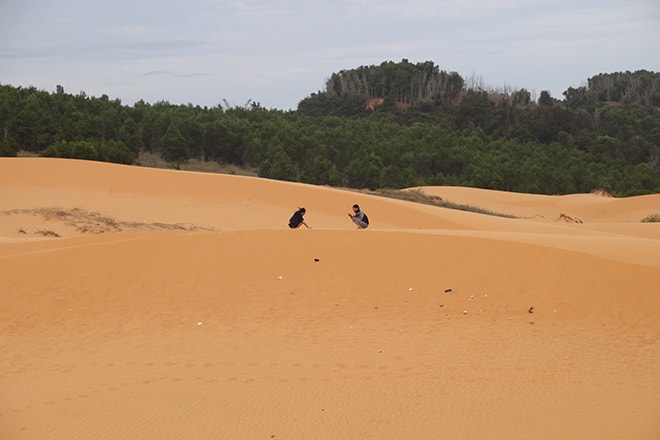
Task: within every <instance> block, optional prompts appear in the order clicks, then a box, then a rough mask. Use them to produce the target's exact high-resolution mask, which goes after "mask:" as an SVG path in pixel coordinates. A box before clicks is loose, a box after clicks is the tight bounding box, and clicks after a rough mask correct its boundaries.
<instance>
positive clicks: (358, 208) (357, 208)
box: [353, 203, 360, 212]
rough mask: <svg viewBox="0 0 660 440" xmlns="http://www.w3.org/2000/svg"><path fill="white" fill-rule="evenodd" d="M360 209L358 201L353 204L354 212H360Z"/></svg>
mask: <svg viewBox="0 0 660 440" xmlns="http://www.w3.org/2000/svg"><path fill="white" fill-rule="evenodd" d="M359 210H360V205H358V204H357V203H356V204H355V205H353V211H354V212H358V211H359Z"/></svg>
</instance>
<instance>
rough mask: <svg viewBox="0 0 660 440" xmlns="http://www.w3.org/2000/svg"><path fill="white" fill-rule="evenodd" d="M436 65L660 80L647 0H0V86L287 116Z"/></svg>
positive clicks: (571, 82) (499, 78) (554, 88)
mask: <svg viewBox="0 0 660 440" xmlns="http://www.w3.org/2000/svg"><path fill="white" fill-rule="evenodd" d="M402 58H406V59H408V60H409V61H410V62H412V63H417V62H423V61H433V62H434V63H435V64H436V65H438V66H439V67H440V69H441V70H446V71H449V72H458V73H459V74H461V76H463V78H465V79H469V78H480V79H482V80H483V82H484V83H485V84H486V85H489V86H492V87H511V88H513V89H520V88H526V89H528V90H529V91H531V92H533V93H534V95H535V96H538V94H539V93H540V92H541V91H542V90H548V91H550V93H551V95H552V96H553V97H555V98H559V99H562V98H563V96H562V92H563V91H565V90H566V89H567V88H568V87H577V86H580V85H583V84H585V83H586V80H587V79H588V78H589V77H591V76H594V75H596V74H599V73H611V72H618V71H626V70H630V71H635V70H639V69H646V70H652V71H655V72H658V71H660V1H658V0H547V1H546V0H437V1H431V0H400V1H394V0H350V1H346V0H334V1H320V0H187V1H180V0H131V1H128V0H104V1H97V0H58V1H54V0H0V83H1V84H5V85H6V84H10V85H13V86H23V87H27V86H35V87H37V88H39V89H43V90H47V91H54V90H55V87H56V85H58V84H60V85H62V86H63V87H64V89H65V91H66V92H68V93H74V94H76V93H78V92H80V91H84V92H86V93H87V95H90V96H100V95H102V94H106V95H108V96H109V97H110V98H111V99H115V98H119V99H121V101H122V103H124V104H127V105H132V104H133V103H135V102H136V101H138V100H140V99H143V100H145V101H147V102H152V103H153V102H156V101H161V100H166V101H169V102H171V103H173V104H187V103H192V104H194V105H202V106H216V105H222V104H223V99H224V100H227V101H228V102H229V103H230V104H232V105H243V104H245V103H246V102H247V101H248V100H250V99H251V100H253V101H256V102H259V103H261V105H262V106H264V107H266V108H276V109H282V110H287V109H295V108H296V107H297V105H298V102H300V100H302V99H303V98H305V97H307V96H309V95H310V94H311V93H313V92H317V91H319V90H323V89H324V87H325V81H326V80H327V79H328V77H329V76H330V75H331V74H332V73H333V72H338V71H340V70H342V69H352V68H356V67H359V66H362V65H371V64H380V63H381V62H383V61H395V62H399V61H401V59H402Z"/></svg>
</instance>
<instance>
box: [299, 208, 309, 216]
mask: <svg viewBox="0 0 660 440" xmlns="http://www.w3.org/2000/svg"><path fill="white" fill-rule="evenodd" d="M306 212H307V210H306V209H305V208H298V214H300V215H305V213H306Z"/></svg>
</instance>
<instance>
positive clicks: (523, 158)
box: [0, 59, 660, 196]
mask: <svg viewBox="0 0 660 440" xmlns="http://www.w3.org/2000/svg"><path fill="white" fill-rule="evenodd" d="M0 129H1V130H2V131H1V132H0V155H1V156H16V155H17V154H19V153H21V152H27V153H31V154H36V155H39V156H43V157H62V158H77V159H87V160H98V161H106V162H115V163H121V164H136V163H138V158H139V157H140V155H141V154H143V153H152V154H155V155H157V156H158V157H160V158H162V159H163V160H164V161H166V162H167V163H169V164H170V166H171V167H173V168H176V167H179V166H181V165H182V164H184V163H186V162H187V161H189V160H190V159H196V160H200V161H204V162H218V163H220V164H231V165H235V166H238V167H244V168H249V169H254V170H257V172H258V175H259V176H262V177H267V178H272V179H279V180H289V181H297V182H305V183H311V184H317V185H331V186H339V187H349V188H360V189H366V188H368V189H381V188H390V189H398V188H406V187H412V186H421V185H457V186H471V187H479V188H487V189H497V190H505V191H516V192H525V193H538V194H568V193H584V192H591V191H594V190H604V191H608V192H610V193H611V194H613V195H616V196H630V195H639V194H648V193H658V192H660V74H659V73H655V72H649V71H644V70H640V71H635V72H617V73H602V74H598V75H596V76H594V77H592V78H589V79H588V80H587V81H586V84H585V85H584V86H582V87H578V88H573V87H571V88H569V89H567V90H566V91H565V92H563V96H562V98H561V99H559V98H556V97H552V96H551V95H550V93H549V92H548V91H541V92H540V94H539V96H538V97H535V96H532V93H530V92H529V91H528V90H525V89H520V90H496V89H489V88H487V87H484V86H483V85H479V84H471V83H470V81H468V80H466V79H465V78H463V77H461V76H460V75H459V74H457V73H456V72H446V71H443V70H440V68H439V67H438V66H437V65H436V64H435V63H433V62H431V61H426V62H423V63H416V64H414V63H410V62H409V61H408V60H406V59H403V60H401V62H392V61H386V62H383V63H382V64H380V65H377V66H376V65H372V66H361V67H359V68H356V69H350V70H342V71H340V72H336V73H333V74H331V75H330V77H329V79H328V80H327V83H326V84H325V88H324V90H320V91H318V92H315V93H311V94H310V95H309V96H307V97H306V98H304V99H302V100H301V101H300V103H299V104H298V107H297V108H296V110H287V111H283V110H278V109H266V108H264V107H262V106H261V105H260V104H259V103H258V102H256V101H249V102H248V103H247V104H246V105H244V106H229V105H226V104H225V105H221V104H218V105H217V106H215V107H210V108H209V107H201V106H197V105H193V104H188V105H174V104H170V103H169V102H165V101H163V102H156V103H153V104H150V103H146V102H144V101H139V102H137V103H135V104H134V105H132V106H127V105H123V104H122V103H121V101H120V100H118V99H110V98H109V97H108V96H106V95H103V96H101V97H93V96H87V95H86V94H85V93H84V92H80V93H78V94H70V93H66V92H65V91H64V89H63V88H62V87H61V86H57V88H56V90H55V91H52V92H48V91H43V90H37V89H36V88H34V87H27V88H24V87H14V86H11V85H3V84H0Z"/></svg>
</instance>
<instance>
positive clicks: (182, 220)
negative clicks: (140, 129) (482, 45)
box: [0, 159, 660, 440]
mask: <svg viewBox="0 0 660 440" xmlns="http://www.w3.org/2000/svg"><path fill="white" fill-rule="evenodd" d="M420 190H421V191H423V192H426V193H428V194H431V195H436V196H439V197H442V198H443V199H444V200H451V201H454V202H457V203H463V204H469V205H474V206H479V207H481V208H484V209H489V210H492V211H496V212H504V213H511V214H512V215H515V216H517V217H519V218H501V217H494V216H488V215H483V214H476V213H473V212H464V211H456V210H450V209H445V208H439V207H434V206H427V205H419V204H414V203H410V202H404V201H401V200H394V199H387V198H384V197H377V196H373V195H367V194H360V193H356V192H351V191H342V190H339V189H332V188H325V187H315V186H311V185H302V184H295V183H289V182H278V181H271V180H266V179H257V178H248V177H238V176H225V175H210V174H202V173H189V172H179V171H167V170H153V169H145V168H138V167H128V166H119V165H111V164H103V163H94V162H84V161H67V160H56V159H0V318H1V319H0V354H1V356H0V371H2V373H0V396H3V397H2V398H1V399H0V438H11V439H19V440H21V439H34V438H49V439H74V440H75V439H87V438H95V439H117V438H126V439H128V438H140V439H152V438H153V439H179V438H205V439H206V438H208V439H214V438H232V439H255V438H265V439H271V438H276V439H277V438H319V439H325V438H327V439H336V438H346V439H349V438H428V439H431V438H461V439H482V438H490V439H523V438H535V439H556V438H563V439H585V438H587V439H590V438H594V439H596V438H598V439H620V438H635V439H649V440H650V439H654V438H656V437H657V434H658V433H660V419H658V416H657V414H660V402H659V401H658V396H659V395H660V379H659V377H660V376H659V375H658V372H659V370H658V365H660V337H659V336H660V322H659V320H658V312H657V310H658V308H659V307H660V295H658V292H659V291H658V274H659V273H660V272H659V271H660V259H659V258H657V256H658V255H660V234H659V233H658V232H657V230H658V228H657V225H654V224H643V223H640V221H639V219H641V218H643V215H642V214H643V213H646V212H652V211H653V209H657V206H660V203H658V202H659V201H660V200H659V199H658V195H651V196H642V197H634V198H630V199H615V198H608V197H602V196H599V195H593V194H578V195H570V196H561V197H554V196H538V195H526V194H510V193H502V192H494V191H486V190H478V189H470V188H452V187H433V188H422V189H420ZM353 203H359V204H360V206H361V207H362V208H363V209H364V210H365V212H367V214H368V215H369V218H370V219H371V225H370V227H369V229H367V230H364V231H358V230H356V229H355V227H354V225H353V224H352V223H351V221H350V219H348V218H347V216H346V213H347V212H348V211H349V209H350V206H351V205H352V204H353ZM299 206H305V207H306V208H307V214H306V216H305V220H306V221H307V222H308V223H309V224H310V225H311V226H312V227H313V229H312V230H306V229H301V230H289V229H288V228H287V226H286V223H287V220H288V217H289V216H290V215H291V213H292V212H293V211H294V210H295V209H296V208H297V207H299ZM561 214H563V215H564V216H565V217H566V218H567V219H571V220H572V221H563V220H560V215H561ZM646 215H648V214H646ZM576 219H580V220H581V222H577V221H575V220H576ZM635 219H636V220H635ZM44 231H50V232H52V234H50V233H48V232H44Z"/></svg>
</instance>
